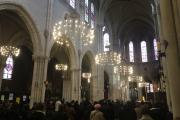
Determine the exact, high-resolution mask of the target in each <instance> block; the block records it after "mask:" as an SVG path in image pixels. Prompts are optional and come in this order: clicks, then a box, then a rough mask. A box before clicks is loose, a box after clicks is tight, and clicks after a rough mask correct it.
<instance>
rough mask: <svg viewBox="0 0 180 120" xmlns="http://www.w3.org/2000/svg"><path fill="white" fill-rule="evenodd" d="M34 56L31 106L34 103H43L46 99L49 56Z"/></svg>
mask: <svg viewBox="0 0 180 120" xmlns="http://www.w3.org/2000/svg"><path fill="white" fill-rule="evenodd" d="M33 58H34V71H33V80H32V88H31V99H30V107H32V106H33V103H40V102H41V103H43V102H44V99H45V89H46V88H45V87H46V86H45V84H44V82H45V81H46V77H47V67H48V60H49V59H48V57H44V56H33Z"/></svg>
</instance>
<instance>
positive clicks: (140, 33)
mask: <svg viewBox="0 0 180 120" xmlns="http://www.w3.org/2000/svg"><path fill="white" fill-rule="evenodd" d="M95 1H96V2H95V4H96V5H97V6H98V5H99V11H100V12H103V19H104V22H105V24H106V26H108V28H109V29H110V30H112V33H113V35H116V36H118V39H117V38H116V39H114V40H115V41H118V40H121V42H123V41H130V40H132V41H137V40H140V41H141V40H143V39H148V38H153V37H154V22H153V15H152V8H151V4H150V1H151V0H95Z"/></svg>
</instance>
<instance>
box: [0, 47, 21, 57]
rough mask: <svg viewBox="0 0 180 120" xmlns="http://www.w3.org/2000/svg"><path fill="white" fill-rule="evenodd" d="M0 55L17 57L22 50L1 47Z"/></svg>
mask: <svg viewBox="0 0 180 120" xmlns="http://www.w3.org/2000/svg"><path fill="white" fill-rule="evenodd" d="M0 54H1V55H2V56H5V57H8V56H9V55H12V56H15V57H17V56H18V55H19V54H20V49H19V48H16V47H14V46H1V47H0Z"/></svg>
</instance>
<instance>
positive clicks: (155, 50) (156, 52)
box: [153, 39, 158, 60]
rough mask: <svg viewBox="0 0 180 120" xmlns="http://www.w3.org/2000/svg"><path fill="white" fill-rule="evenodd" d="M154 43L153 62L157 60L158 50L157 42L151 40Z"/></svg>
mask: <svg viewBox="0 0 180 120" xmlns="http://www.w3.org/2000/svg"><path fill="white" fill-rule="evenodd" d="M153 43H154V55H155V60H158V49H157V40H156V39H154V40H153Z"/></svg>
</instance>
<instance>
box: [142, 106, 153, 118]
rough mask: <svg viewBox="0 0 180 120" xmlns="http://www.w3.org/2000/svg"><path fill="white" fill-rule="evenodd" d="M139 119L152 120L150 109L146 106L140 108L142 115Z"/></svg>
mask: <svg viewBox="0 0 180 120" xmlns="http://www.w3.org/2000/svg"><path fill="white" fill-rule="evenodd" d="M139 120H154V119H152V117H151V116H150V110H149V109H148V108H143V110H142V117H141V119H139Z"/></svg>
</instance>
